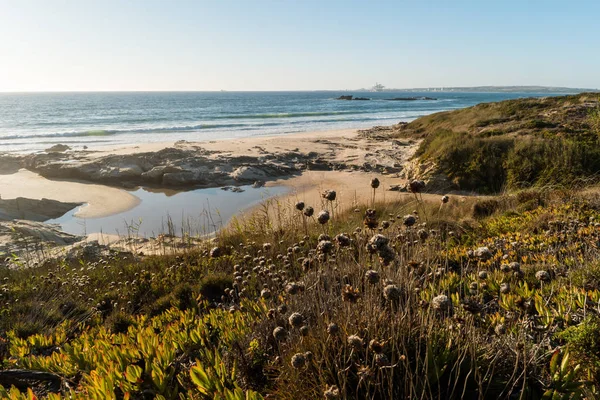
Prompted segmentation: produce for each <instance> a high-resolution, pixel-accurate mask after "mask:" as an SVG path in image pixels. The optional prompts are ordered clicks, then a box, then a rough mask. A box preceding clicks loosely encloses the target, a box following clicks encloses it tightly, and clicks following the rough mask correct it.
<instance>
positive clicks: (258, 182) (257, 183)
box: [252, 181, 265, 189]
mask: <svg viewBox="0 0 600 400" xmlns="http://www.w3.org/2000/svg"><path fill="white" fill-rule="evenodd" d="M263 186H265V182H264V181H255V182H254V183H253V184H252V187H253V188H254V189H258V188H261V187H263Z"/></svg>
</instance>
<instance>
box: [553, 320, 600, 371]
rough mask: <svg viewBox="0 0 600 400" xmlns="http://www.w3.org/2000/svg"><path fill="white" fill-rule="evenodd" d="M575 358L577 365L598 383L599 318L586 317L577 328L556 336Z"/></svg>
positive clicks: (599, 364)
mask: <svg viewBox="0 0 600 400" xmlns="http://www.w3.org/2000/svg"><path fill="white" fill-rule="evenodd" d="M557 337H558V338H559V339H562V340H564V341H565V342H566V344H567V345H568V347H569V349H570V351H571V352H572V353H573V354H574V355H575V356H576V358H577V361H576V362H577V363H580V364H581V365H582V366H584V367H586V368H587V369H589V370H590V371H591V372H592V373H593V374H594V375H595V378H596V381H600V318H598V317H597V316H588V317H587V318H586V319H584V320H583V322H581V323H580V324H579V325H577V326H571V327H568V328H567V329H565V330H564V331H562V332H560V333H558V334H557Z"/></svg>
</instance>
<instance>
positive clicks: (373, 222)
mask: <svg viewBox="0 0 600 400" xmlns="http://www.w3.org/2000/svg"><path fill="white" fill-rule="evenodd" d="M363 224H364V225H365V227H367V228H368V229H375V228H377V227H378V226H379V221H378V220H377V211H375V210H373V209H372V208H369V209H367V211H365V218H364V220H363Z"/></svg>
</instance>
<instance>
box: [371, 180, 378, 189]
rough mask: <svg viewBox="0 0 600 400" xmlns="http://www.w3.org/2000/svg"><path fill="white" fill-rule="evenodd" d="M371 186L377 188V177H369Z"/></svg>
mask: <svg viewBox="0 0 600 400" xmlns="http://www.w3.org/2000/svg"><path fill="white" fill-rule="evenodd" d="M371 187H372V188H373V189H377V188H378V187H379V179H377V178H373V179H371Z"/></svg>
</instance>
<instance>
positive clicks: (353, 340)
mask: <svg viewBox="0 0 600 400" xmlns="http://www.w3.org/2000/svg"><path fill="white" fill-rule="evenodd" d="M347 341H348V345H350V347H352V348H353V349H356V350H360V349H361V348H362V347H363V340H362V338H361V337H360V336H357V335H350V336H348V338H347Z"/></svg>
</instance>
